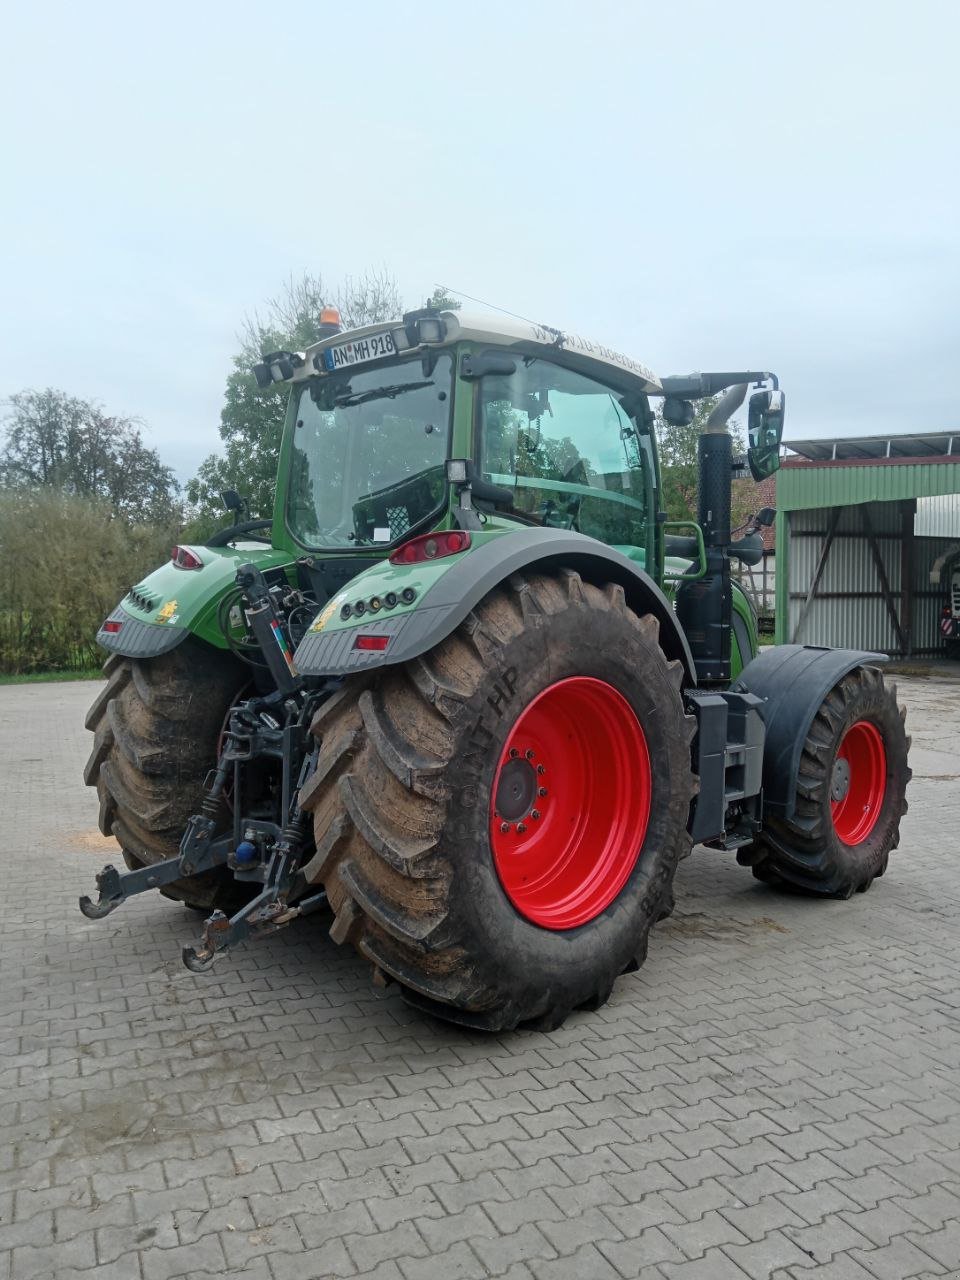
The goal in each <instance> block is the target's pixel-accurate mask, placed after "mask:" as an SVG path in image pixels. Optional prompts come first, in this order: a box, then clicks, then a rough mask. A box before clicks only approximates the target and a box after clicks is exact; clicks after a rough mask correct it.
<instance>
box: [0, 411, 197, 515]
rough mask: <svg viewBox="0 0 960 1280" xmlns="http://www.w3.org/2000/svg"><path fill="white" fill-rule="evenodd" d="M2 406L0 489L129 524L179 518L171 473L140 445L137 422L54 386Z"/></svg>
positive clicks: (142, 444)
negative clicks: (73, 504)
mask: <svg viewBox="0 0 960 1280" xmlns="http://www.w3.org/2000/svg"><path fill="white" fill-rule="evenodd" d="M8 405H9V412H8V414H7V417H6V419H5V421H4V422H3V424H2V440H0V483H2V484H3V486H4V487H6V488H8V489H18V490H24V489H26V490H32V489H50V490H55V491H57V492H59V493H62V494H64V495H66V496H67V497H77V498H89V499H93V500H95V501H101V502H105V503H106V504H107V505H108V506H109V507H110V508H111V509H112V511H113V512H114V513H115V514H116V515H119V516H123V517H124V519H125V520H127V521H130V522H134V523H141V524H143V523H148V524H155V523H160V522H165V521H170V520H171V519H172V518H174V517H175V516H176V514H177V513H178V510H179V508H178V505H177V494H178V489H179V486H178V485H177V483H176V481H175V479H174V476H173V472H172V470H171V469H170V468H169V467H167V466H164V464H163V463H162V462H161V461H160V457H159V455H158V454H157V452H156V451H155V450H154V449H150V448H148V447H147V446H146V445H145V444H144V443H143V436H142V433H141V426H140V424H139V423H138V422H137V420H136V419H135V418H121V417H111V416H109V415H108V414H106V413H105V412H104V411H103V409H102V408H101V407H100V406H99V405H98V404H96V403H92V402H89V401H86V400H80V399H78V398H77V397H75V396H68V395H67V394H66V393H65V392H63V391H55V390H54V389H53V388H52V387H48V388H47V389H46V390H45V391H21V392H19V393H18V394H17V395H14V396H11V397H10V400H9V402H8Z"/></svg>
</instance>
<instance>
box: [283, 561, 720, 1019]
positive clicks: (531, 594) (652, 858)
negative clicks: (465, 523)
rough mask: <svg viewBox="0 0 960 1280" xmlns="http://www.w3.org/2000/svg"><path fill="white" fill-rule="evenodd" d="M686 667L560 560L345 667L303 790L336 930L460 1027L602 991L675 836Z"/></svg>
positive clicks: (656, 890) (640, 932)
mask: <svg viewBox="0 0 960 1280" xmlns="http://www.w3.org/2000/svg"><path fill="white" fill-rule="evenodd" d="M681 678H682V669H681V666H680V664H679V663H676V662H674V663H668V662H667V659H666V658H665V656H664V654H663V651H662V650H661V649H660V646H659V643H658V625H657V622H656V620H655V619H654V618H653V617H652V616H651V615H646V616H643V617H639V616H638V615H637V614H635V613H633V612H632V611H631V610H630V609H629V608H628V607H627V605H626V603H625V601H624V596H623V592H622V590H621V589H620V588H619V587H617V586H613V585H609V586H607V587H605V588H604V589H603V590H600V589H598V588H597V587H594V586H591V585H588V584H586V583H584V582H583V581H582V580H581V578H580V577H579V575H577V574H576V573H573V572H565V573H561V574H560V575H558V576H556V577H547V576H543V575H537V576H531V577H529V578H527V579H521V578H516V577H515V578H512V579H511V580H510V582H509V584H504V586H503V587H502V588H500V589H498V590H497V591H495V592H493V593H492V594H491V595H490V596H488V597H487V598H486V599H485V600H484V601H483V602H482V603H481V604H480V605H479V606H478V607H477V608H476V609H475V611H474V612H473V613H472V614H470V615H469V616H468V618H467V619H466V621H465V622H464V623H463V624H462V625H461V626H460V627H459V628H458V630H457V631H456V632H454V634H453V635H451V636H450V637H448V638H447V639H446V640H444V641H443V642H442V643H441V644H440V645H438V646H437V648H436V649H434V650H432V651H431V652H430V653H428V654H426V655H424V656H423V657H422V658H418V659H414V660H413V661H411V662H409V663H407V664H405V665H404V666H401V667H388V668H385V669H383V670H381V671H380V672H379V673H378V674H376V675H374V676H372V677H371V676H359V677H356V678H353V679H350V680H348V681H347V682H346V684H345V685H344V686H343V687H342V688H341V690H340V691H339V692H338V693H336V694H335V695H334V696H333V697H332V698H331V699H330V700H329V701H328V702H327V703H326V704H325V705H324V706H323V707H322V708H321V709H320V711H319V713H318V715H317V717H316V720H315V722H314V725H313V730H314V733H315V734H316V735H317V737H318V738H319V739H320V741H321V751H320V757H319V761H318V766H317V770H316V772H315V774H314V775H313V776H312V777H311V778H310V779H309V780H308V781H307V783H306V784H305V786H304V789H303V792H302V796H301V803H302V805H303V806H304V808H306V809H308V810H312V811H313V814H314V833H315V837H316V846H317V852H316V855H315V857H314V859H313V860H312V861H311V862H310V863H309V864H308V866H307V868H306V874H307V878H308V880H309V881H310V882H311V883H314V884H322V885H323V886H324V888H325V889H326V891H327V895H328V898H329V900H330V903H331V905H332V907H333V909H334V911H335V913H336V918H335V920H334V923H333V926H332V928H331V930H330V932H331V936H332V937H333V938H334V939H335V940H336V941H337V942H341V943H342V942H351V943H352V944H353V945H354V946H355V947H356V948H357V950H358V951H360V953H361V954H363V955H365V956H366V957H367V958H368V959H370V960H371V961H372V962H373V964H374V966H375V977H378V978H379V979H380V980H389V979H395V980H396V981H397V982H399V983H400V984H401V986H402V989H403V994H404V996H405V998H406V999H407V1000H409V1001H410V1002H411V1003H413V1004H416V1005H418V1006H419V1007H421V1008H424V1009H426V1010H428V1011H430V1012H432V1013H434V1014H437V1015H438V1016H440V1017H443V1018H446V1019H449V1020H452V1021H455V1022H460V1023H464V1024H466V1025H468V1026H474V1027H483V1028H489V1029H497V1030H501V1029H507V1028H511V1027H515V1026H517V1025H519V1024H524V1025H531V1026H539V1027H545V1028H551V1027H555V1026H558V1025H559V1024H560V1023H561V1022H562V1021H563V1019H564V1017H565V1016H566V1015H567V1014H568V1013H569V1012H570V1010H572V1009H575V1008H578V1007H584V1006H585V1007H593V1008H595V1007H597V1006H599V1005H601V1004H603V1003H604V1001H606V999H607V998H608V996H609V994H610V991H611V989H612V987H613V984H614V981H615V980H616V978H617V976H618V975H619V974H620V973H622V972H624V971H626V970H630V969H634V968H636V967H637V966H638V965H639V964H641V963H642V961H643V960H644V958H645V956H646V950H647V936H648V934H649V931H650V928H651V926H652V925H653V924H654V923H655V922H656V920H658V919H660V918H662V917H663V916H664V915H665V914H668V913H669V910H670V908H671V906H672V895H671V886H672V881H673V875H674V871H675V870H676V865H677V861H678V859H679V857H680V854H681V853H682V852H683V851H684V849H685V848H686V847H687V846H688V845H689V837H688V835H687V830H686V827H687V819H688V813H689V807H690V801H691V798H692V796H693V793H694V790H695V780H694V778H693V775H692V773H691V769H690V741H691V738H692V735H693V730H694V724H693V720H692V718H691V717H686V716H685V715H684V711H683V704H682V700H681V694H680V685H681ZM535 811H536V812H535ZM541 832H542V833H543V834H540V833H541ZM524 866H529V867H530V872H529V875H528V876H525V875H524V873H523V871H522V868H523V867H524Z"/></svg>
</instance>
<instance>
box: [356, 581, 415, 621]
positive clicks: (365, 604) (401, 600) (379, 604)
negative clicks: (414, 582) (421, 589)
mask: <svg viewBox="0 0 960 1280" xmlns="http://www.w3.org/2000/svg"><path fill="white" fill-rule="evenodd" d="M416 598H417V593H416V591H414V589H413V587H404V588H403V590H402V591H401V592H399V594H398V593H397V592H396V591H387V592H385V593H384V594H383V595H382V596H371V597H370V599H369V600H355V601H354V602H353V604H345V605H342V606H341V608H340V617H341V618H342V619H343V621H344V622H346V621H347V619H348V618H362V617H363V616H364V614H367V613H379V612H380V611H381V609H395V608H396V607H397V605H398V604H413V602H414V600H416Z"/></svg>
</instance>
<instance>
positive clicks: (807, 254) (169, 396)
mask: <svg viewBox="0 0 960 1280" xmlns="http://www.w3.org/2000/svg"><path fill="white" fill-rule="evenodd" d="M958 35H960V6H958V5H957V4H956V3H924V2H923V0H919V2H918V0H913V2H912V3H910V4H905V3H903V4H896V5H894V4H887V3H877V2H875V3H873V4H870V5H866V4H864V3H863V0H860V3H856V4H854V3H844V2H843V0H841V2H839V3H838V2H837V0H834V2H833V3H829V4H819V3H816V2H815V0H813V2H812V0H804V3H802V4H800V3H794V4H792V5H789V6H784V5H775V4H770V3H769V0H768V2H767V3H757V4H752V3H737V0H732V2H731V3H727V4H722V5H721V4H716V3H709V4H684V3H664V2H663V0H661V2H660V3H656V4H646V3H632V4H631V3H625V2H624V3H618V4H610V3H605V2H602V0H599V2H598V0H590V3H578V4H571V3H563V2H561V0H550V2H549V3H539V2H538V3H534V2H532V0H528V2H524V0H512V2H511V3H508V4H500V3H493V2H489V0H488V2H487V3H485V4H483V5H481V6H475V5H474V6H462V5H451V4H444V5H442V6H441V5H440V4H433V3H428V2H426V0H418V2H417V3H410V2H409V0H393V2H391V3H387V2H385V0H363V3H359V4H357V3H350V2H349V0H347V2H345V3H342V4H330V3H326V2H317V0H314V2H313V3H299V2H298V0H288V2H287V3H285V4H283V5H264V4H262V3H259V4H256V5H254V4H246V3H242V2H241V0H231V2H230V3H229V4H226V3H224V4H220V3H210V2H207V0H204V2H202V3H197V2H196V0H195V2H194V3H192V4H189V5H188V4H178V3H172V2H171V0H164V3H163V4H162V5H153V6H145V5H144V6H141V5H131V4H129V3H123V4H120V3H115V4H108V3H96V0H89V2H88V3H86V4H82V5H77V4H70V5H67V4H63V3H52V4H42V5H41V4H32V5H31V4H18V5H16V6H11V7H10V8H9V9H8V10H7V14H6V16H5V18H4V24H3V57H2V61H3V71H2V75H0V113H2V114H0V118H2V121H3V125H2V131H0V139H2V140H0V149H2V167H0V182H2V199H0V296H2V308H0V398H5V397H6V396H7V395H9V394H10V393H12V392H14V391H17V390H20V389H22V388H24V387H29V386H33V387H42V386H48V385H50V386H55V387H59V388H62V389H63V390H65V391H68V392H71V393H73V394H75V395H79V396H83V397H89V398H96V399H98V400H100V401H101V402H102V403H103V404H104V405H105V406H106V407H107V409H108V410H110V411H112V412H116V413H124V414H133V415H139V416H140V417H142V418H143V419H144V421H145V423H146V424H147V427H148V439H149V442H150V443H151V444H152V445H154V446H155V447H156V448H158V449H159V451H160V453H161V455H162V456H163V457H164V459H165V460H166V461H168V462H170V463H171V464H172V465H174V466H175V467H176V469H177V471H178V473H179V474H180V475H181V477H182V478H183V477H186V476H188V475H189V474H191V473H192V470H193V469H194V467H195V466H196V464H197V462H199V461H200V459H201V458H202V457H203V456H204V455H205V454H206V453H208V452H210V451H211V450H212V449H215V448H216V447H217V444H218V436H217V430H216V428H217V422H218V418H219V411H220V405H221V400H222V394H223V386H224V380H225V377H226V374H227V372H228V370H229V359H230V356H231V353H232V352H233V351H234V350H235V349H236V345H237V344H236V334H237V331H238V329H239V327H240V324H241V322H242V319H243V316H244V314H245V313H246V312H249V311H252V310H253V309H254V308H256V307H257V305H258V304H260V303H261V302H262V301H263V299H264V298H266V297H268V296H270V295H271V294H273V293H275V292H277V290H278V288H279V287H280V285H281V284H282V282H283V281H284V279H285V278H286V277H287V276H288V275H289V274H290V273H291V272H292V273H293V274H294V275H296V274H298V273H300V272H302V271H303V270H304V269H310V270H312V271H315V272H322V273H323V275H324V276H325V277H329V279H330V280H331V281H333V282H335V281H336V280H338V279H339V278H341V277H342V276H344V275H345V274H348V273H350V272H354V273H357V272H360V271H362V270H363V268H364V267H366V266H370V265H373V266H384V267H386V268H387V269H388V270H389V271H390V272H391V273H392V274H393V275H395V276H396V278H397V280H398V282H399V284H400V288H401V291H402V294H403V297H404V299H405V301H406V302H407V303H408V304H410V305H417V304H418V303H419V302H421V301H422V299H423V298H424V297H425V296H426V295H427V294H428V293H429V292H430V291H431V289H432V288H433V285H434V283H435V282H437V281H440V282H442V283H444V284H447V285H450V286H452V287H453V288H455V289H460V290H463V291H465V292H467V293H470V294H474V295H476V296H478V297H480V298H483V299H487V300H490V301H492V302H495V303H497V304H499V305H501V306H503V307H506V308H509V309H510V310H512V311H516V312H519V313H520V314H522V315H524V316H528V317H531V318H533V319H535V320H538V321H543V322H547V323H550V324H554V325H558V326H560V327H564V328H569V329H575V330H576V331H578V332H580V333H583V334H586V335H589V336H590V337H593V338H596V339H598V340H600V341H603V342H605V343H608V344H609V345H611V346H614V347H616V348H618V349H620V350H622V351H624V352H627V353H629V354H631V355H633V356H635V357H637V358H638V359H640V360H642V361H643V362H644V363H646V364H648V365H650V366H651V367H653V368H654V369H655V370H657V371H658V372H660V373H676V372H686V371H689V370H692V369H728V368H737V367H741V368H757V367H761V368H772V369H774V370H775V371H776V372H778V373H779V374H780V376H781V379H782V385H783V386H784V387H785V389H786V391H787V405H788V414H787V432H786V434H787V436H788V437H791V436H792V437H799V436H807V435H810V436H821V435H822V436H832V435H837V434H847V433H860V432H868V431H872V432H884V431H918V430H928V431H929V430H945V429H956V430H958V431H960V411H958V408H957V405H958V386H957V383H958V379H957V348H958V341H957V340H958V336H960V332H958V331H960V325H958V319H957V302H958V293H960V289H958V286H960V270H958V239H960V199H958V197H960V179H958V172H960V164H958V161H960V88H958V65H957V47H958V43H957V42H958Z"/></svg>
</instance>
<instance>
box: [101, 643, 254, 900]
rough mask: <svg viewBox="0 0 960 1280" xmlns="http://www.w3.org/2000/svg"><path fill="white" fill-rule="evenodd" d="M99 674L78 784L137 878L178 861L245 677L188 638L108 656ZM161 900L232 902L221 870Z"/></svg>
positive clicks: (176, 886) (228, 660) (178, 885)
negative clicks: (137, 654) (161, 650)
mask: <svg viewBox="0 0 960 1280" xmlns="http://www.w3.org/2000/svg"><path fill="white" fill-rule="evenodd" d="M103 669H104V673H105V674H106V677H107V683H106V685H105V686H104V688H103V690H102V691H101V692H100V694H99V696H98V697H97V699H96V701H95V702H94V704H93V706H92V707H91V708H90V711H89V712H88V714H87V719H86V727H87V728H88V729H90V730H92V731H93V734H94V743H93V750H92V751H91V753H90V758H89V760H88V761H87V764H86V768H85V769H84V774H83V777H84V781H85V782H86V783H87V785H88V786H95V787H96V788H97V794H98V795H99V797H100V818H99V822H100V830H101V831H102V832H103V834H104V835H105V836H111V835H112V836H115V837H116V839H117V842H118V843H119V845H120V848H121V849H122V851H123V857H124V861H125V862H126V864H127V866H128V867H130V868H131V869H132V870H135V869H136V868H138V867H142V866H145V865H147V864H149V863H153V862H160V861H161V860H163V859H164V858H172V857H174V856H175V855H176V853H177V850H178V848H179V846H180V839H181V837H182V835H183V830H184V827H185V825H186V822H187V819H188V818H189V817H190V816H191V814H193V813H196V812H197V810H198V809H199V807H200V800H201V796H202V784H203V780H204V778H205V777H206V775H207V773H208V771H209V770H210V769H212V768H213V767H214V765H215V764H216V759H217V744H218V739H219V736H220V733H221V731H222V729H223V725H224V720H225V717H226V714H227V711H228V710H229V708H230V706H231V704H232V703H233V702H234V700H235V699H236V696H237V694H238V693H239V691H240V689H241V688H242V686H243V684H244V681H245V678H246V677H245V673H244V670H243V668H242V667H241V665H240V663H239V662H237V660H236V658H234V657H232V656H231V655H230V654H228V653H222V652H220V651H219V650H215V649H212V648H210V647H209V646H208V645H204V644H202V643H201V642H200V641H198V640H194V639H193V638H188V639H186V640H184V641H183V642H182V644H180V645H178V646H177V648H176V649H173V650H171V651H170V652H169V653H165V654H162V655H161V656H160V657H157V658H149V659H144V660H140V659H136V658H124V657H121V656H119V655H114V656H112V657H110V658H108V659H107V661H106V663H105V664H104V668H103ZM161 893H163V894H165V895H166V896H167V897H168V898H173V899H175V900H179V901H183V902H189V903H190V904H191V905H194V906H197V907H202V908H204V909H206V908H209V907H213V906H216V905H221V904H222V905H227V904H230V903H232V902H233V901H234V899H235V897H236V890H235V881H234V880H233V877H232V876H231V875H230V874H229V873H228V872H225V871H212V872H207V873H206V874H205V875H202V876H192V877H190V878H189V879H186V880H177V881H174V883H173V884H171V885H168V886H167V887H166V888H164V889H162V890H161Z"/></svg>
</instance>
